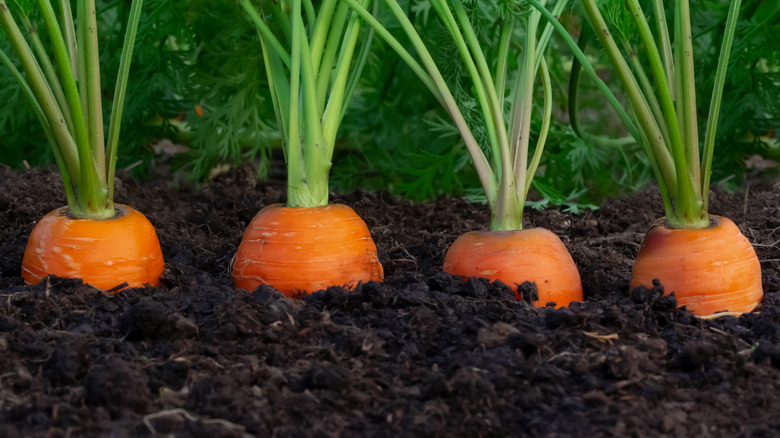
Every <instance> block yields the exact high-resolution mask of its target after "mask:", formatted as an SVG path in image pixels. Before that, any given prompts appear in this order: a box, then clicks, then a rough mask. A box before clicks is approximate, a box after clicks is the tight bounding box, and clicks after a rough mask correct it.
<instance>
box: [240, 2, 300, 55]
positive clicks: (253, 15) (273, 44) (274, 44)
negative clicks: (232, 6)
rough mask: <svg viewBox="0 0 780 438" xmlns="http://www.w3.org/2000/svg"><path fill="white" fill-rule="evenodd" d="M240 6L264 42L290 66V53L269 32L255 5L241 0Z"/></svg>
mask: <svg viewBox="0 0 780 438" xmlns="http://www.w3.org/2000/svg"><path fill="white" fill-rule="evenodd" d="M241 6H242V7H243V8H244V10H245V11H246V13H247V15H248V16H249V18H250V19H251V20H252V22H253V23H255V26H256V27H257V29H258V30H259V31H260V33H261V34H262V35H263V38H265V40H266V44H267V45H268V46H269V47H270V48H271V49H273V50H274V51H275V52H276V54H277V55H279V58H281V60H282V62H284V65H286V66H287V67H290V64H291V61H290V53H289V52H287V50H286V49H285V48H284V46H282V43H280V42H279V40H278V39H276V36H274V34H273V32H271V29H269V28H268V24H266V22H265V21H264V20H263V18H262V17H260V14H258V13H257V10H256V9H255V7H254V6H252V2H251V1H250V0H241Z"/></svg>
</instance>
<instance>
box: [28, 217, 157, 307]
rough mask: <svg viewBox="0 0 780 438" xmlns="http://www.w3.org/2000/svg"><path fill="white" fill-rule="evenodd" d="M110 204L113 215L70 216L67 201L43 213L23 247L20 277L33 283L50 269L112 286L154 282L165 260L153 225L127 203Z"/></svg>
mask: <svg viewBox="0 0 780 438" xmlns="http://www.w3.org/2000/svg"><path fill="white" fill-rule="evenodd" d="M114 206H115V208H116V210H117V215H116V216H115V217H113V218H111V219H106V220H89V219H74V218H71V217H70V216H69V215H68V208H67V207H61V208H58V209H56V210H54V211H52V212H50V213H49V214H47V215H46V216H44V217H43V219H41V220H40V221H39V222H38V224H37V225H36V226H35V228H34V229H33V231H32V233H31V234H30V238H29V240H28V242H27V247H26V248H25V251H24V259H23V260H22V277H23V278H24V281H25V282H26V283H27V284H36V283H38V282H39V281H41V280H42V279H43V278H45V277H46V276H48V275H56V276H59V277H69V278H80V279H82V280H83V281H84V282H85V283H88V284H90V285H92V286H95V287H97V288H99V289H102V290H112V292H119V291H120V290H121V289H122V288H120V289H115V288H116V287H117V286H119V285H121V284H123V283H127V287H143V286H144V285H147V284H148V285H150V286H157V285H159V284H160V276H161V275H162V272H163V269H164V267H165V266H164V263H163V257H162V251H161V250H160V243H159V241H158V240H157V234H156V233H155V231H154V227H153V226H152V224H151V223H150V222H149V220H148V219H146V217H145V216H144V215H143V214H141V213H140V212H138V211H137V210H135V209H133V208H132V207H129V206H126V205H122V204H114Z"/></svg>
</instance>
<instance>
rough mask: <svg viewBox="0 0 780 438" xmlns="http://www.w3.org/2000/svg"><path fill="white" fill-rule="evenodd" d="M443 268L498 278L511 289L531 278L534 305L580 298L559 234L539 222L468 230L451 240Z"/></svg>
mask: <svg viewBox="0 0 780 438" xmlns="http://www.w3.org/2000/svg"><path fill="white" fill-rule="evenodd" d="M443 269H444V272H447V273H449V274H452V275H460V276H463V277H465V278H468V277H481V278H488V279H490V280H493V281H495V280H501V281H502V282H503V283H505V284H507V285H508V286H510V287H512V288H513V289H515V293H516V294H517V298H518V299H519V298H520V296H519V293H518V292H517V290H516V286H519V285H520V284H522V283H524V282H526V281H530V282H534V283H536V287H537V289H538V292H539V299H538V300H537V301H535V302H534V306H536V307H541V306H544V305H546V304H547V303H548V302H554V303H555V304H556V306H557V307H561V306H568V305H569V304H570V303H571V302H572V301H582V300H583V296H582V283H581V282H580V274H579V272H578V271H577V267H576V266H575V264H574V260H573V259H572V258H571V254H569V251H568V250H567V249H566V246H564V244H563V242H561V239H559V238H558V236H556V235H555V234H553V233H552V232H550V231H549V230H546V229H544V228H531V229H525V230H519V231H471V232H468V233H466V234H464V235H462V236H460V237H459V238H458V239H457V240H456V241H455V243H453V244H452V246H451V247H450V249H449V251H447V256H446V257H445V259H444V268H443Z"/></svg>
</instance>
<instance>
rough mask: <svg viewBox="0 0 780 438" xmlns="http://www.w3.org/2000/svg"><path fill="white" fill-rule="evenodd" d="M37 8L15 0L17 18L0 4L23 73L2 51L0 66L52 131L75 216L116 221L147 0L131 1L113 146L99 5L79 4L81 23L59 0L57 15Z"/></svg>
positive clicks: (40, 1) (91, 0)
mask: <svg viewBox="0 0 780 438" xmlns="http://www.w3.org/2000/svg"><path fill="white" fill-rule="evenodd" d="M33 3H34V2H33V1H32V0H11V4H12V6H13V9H14V13H12V12H11V9H10V8H9V5H8V3H6V0H0V25H2V28H3V29H4V31H5V34H6V37H7V38H8V40H9V41H10V43H11V46H12V47H13V49H14V51H15V52H16V54H17V56H18V57H19V60H20V62H21V65H22V70H23V71H24V73H25V75H22V73H21V72H20V71H18V70H17V69H16V67H15V65H14V64H13V63H12V62H11V60H10V59H9V57H8V56H7V54H6V53H4V52H3V51H2V50H0V62H2V63H3V64H4V65H5V66H6V67H7V68H9V69H10V70H11V72H12V74H13V75H14V76H15V78H16V79H17V81H18V82H19V84H20V85H21V87H22V91H23V92H24V93H25V95H26V96H27V97H28V98H29V101H30V103H31V104H32V105H33V107H34V110H35V113H36V115H37V117H38V119H39V121H40V123H41V126H42V127H43V130H44V131H45V133H46V137H47V138H48V141H49V144H50V145H51V147H52V150H53V152H54V158H55V160H56V162H57V166H58V167H59V169H60V173H61V175H62V179H63V182H64V185H65V193H66V196H67V199H68V208H69V210H70V214H71V215H72V216H74V217H77V218H88V219H106V218H110V217H113V216H114V215H115V212H114V207H113V197H114V193H113V192H114V172H115V169H116V155H117V146H118V143H119V128H120V125H121V118H122V110H123V107H124V97H125V91H126V86H127V77H128V74H129V71H130V60H131V59H132V53H133V45H134V43H135V35H136V30H137V29H138V22H139V19H140V16H141V4H142V3H143V0H133V2H132V5H131V8H130V20H129V22H128V25H127V33H126V34H125V40H124V47H123V49H122V56H121V60H120V68H119V75H118V77H117V82H116V88H115V91H114V101H113V108H112V110H111V122H110V124H109V128H108V141H107V142H106V140H105V137H104V131H103V130H104V125H103V106H102V98H101V87H100V65H99V62H100V60H99V57H98V38H97V30H96V29H97V15H96V11H95V0H78V1H77V2H76V14H75V20H74V14H73V11H72V10H71V6H70V4H71V3H70V2H69V1H65V0H63V1H61V2H59V3H58V8H57V9H58V10H56V11H55V8H54V7H53V6H52V4H51V0H37V1H36V2H35V3H37V8H36V7H35V6H33ZM14 16H16V19H15V18H14ZM18 23H21V25H22V28H20V27H19V24H18ZM40 28H43V29H45V30H46V32H47V34H48V37H49V38H48V41H47V43H48V44H45V43H44V41H43V40H42V39H41V37H40V35H39V29H40ZM22 29H23V30H24V32H26V33H27V38H26V39H25V36H24V34H23V30H22ZM28 40H29V42H28ZM31 45H32V47H31ZM47 46H48V47H47Z"/></svg>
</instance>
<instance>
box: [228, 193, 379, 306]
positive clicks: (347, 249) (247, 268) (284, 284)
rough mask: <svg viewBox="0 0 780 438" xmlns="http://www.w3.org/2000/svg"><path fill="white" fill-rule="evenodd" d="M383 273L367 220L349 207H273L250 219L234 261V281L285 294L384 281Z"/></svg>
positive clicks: (243, 287)
mask: <svg viewBox="0 0 780 438" xmlns="http://www.w3.org/2000/svg"><path fill="white" fill-rule="evenodd" d="M383 276H384V272H383V270H382V265H381V264H380V263H379V260H378V259H377V256H376V246H375V245H374V241H373V240H371V234H370V233H369V232H368V227H366V224H365V222H363V220H362V219H361V218H360V216H358V215H357V213H355V211H354V210H352V208H350V207H348V206H346V205H339V204H328V205H325V206H321V207H305V208H304V207H295V208H292V207H284V206H283V205H282V204H274V205H269V206H267V207H265V208H263V209H262V210H260V212H259V213H258V214H257V215H256V216H255V218H254V219H252V222H251V223H250V224H249V227H247V229H246V231H245V232H244V237H243V239H242V240H241V244H240V245H239V247H238V252H237V253H236V257H235V259H234V260H233V283H234V284H235V286H236V287H238V288H241V289H246V290H254V289H256V288H257V287H258V286H260V285H261V284H269V285H271V286H273V287H275V288H276V289H278V290H279V291H281V292H282V293H284V294H285V295H287V296H292V295H294V294H296V293H297V292H305V293H311V292H315V291H318V290H320V289H325V288H327V287H328V286H345V287H347V288H353V287H355V286H356V285H357V283H358V282H361V281H363V282H366V281H382V278H383Z"/></svg>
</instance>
